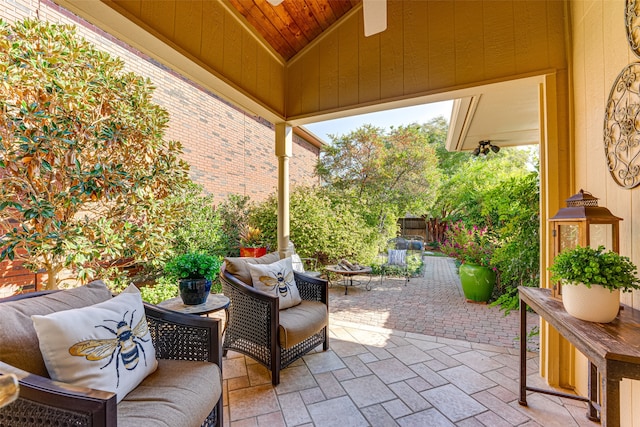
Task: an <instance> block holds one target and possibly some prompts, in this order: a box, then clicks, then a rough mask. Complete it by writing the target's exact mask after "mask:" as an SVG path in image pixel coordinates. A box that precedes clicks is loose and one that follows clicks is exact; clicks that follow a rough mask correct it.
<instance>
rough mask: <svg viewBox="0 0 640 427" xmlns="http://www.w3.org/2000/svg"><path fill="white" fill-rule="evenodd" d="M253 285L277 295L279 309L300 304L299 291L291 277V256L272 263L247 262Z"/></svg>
mask: <svg viewBox="0 0 640 427" xmlns="http://www.w3.org/2000/svg"><path fill="white" fill-rule="evenodd" d="M248 266H249V271H250V272H251V279H252V280H253V287H254V288H256V289H257V290H259V291H263V292H266V293H268V294H271V295H274V296H277V297H278V299H279V300H280V301H279V305H278V307H279V308H280V310H282V309H285V308H289V307H293V306H294V305H298V304H300V302H301V301H302V298H300V292H299V291H298V286H296V280H295V278H294V277H293V266H292V265H291V258H285V259H281V260H280V261H276V262H274V263H272V264H266V265H264V264H255V265H254V264H248Z"/></svg>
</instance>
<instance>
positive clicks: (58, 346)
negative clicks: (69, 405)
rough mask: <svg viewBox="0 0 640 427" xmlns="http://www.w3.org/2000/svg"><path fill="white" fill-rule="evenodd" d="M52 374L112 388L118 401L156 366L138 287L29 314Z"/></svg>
mask: <svg viewBox="0 0 640 427" xmlns="http://www.w3.org/2000/svg"><path fill="white" fill-rule="evenodd" d="M31 319H32V320H33V325H34V327H35V329H36V333H37V335H38V341H39V344H40V352H41V353H42V357H43V358H44V363H45V365H46V367H47V371H48V372H49V376H50V377H51V379H53V380H56V381H62V382H65V383H67V384H73V385H78V386H84V387H90V388H93V389H97V390H104V391H110V392H113V393H116V394H117V401H118V402H120V401H121V400H122V399H123V398H124V397H125V396H126V395H127V394H128V393H129V392H130V391H131V390H133V389H134V388H136V387H137V386H138V384H140V383H141V382H142V380H143V379H144V378H145V377H146V376H147V375H149V374H151V373H152V372H153V371H155V370H156V368H157V367H158V361H157V360H156V352H155V349H154V348H153V344H152V342H151V335H150V334H149V328H148V326H147V319H146V316H145V312H144V306H143V304H142V298H141V297H140V291H138V289H137V288H136V287H135V286H134V285H131V286H129V287H128V288H127V289H125V290H124V291H123V292H122V293H121V294H120V295H118V296H116V297H114V298H111V299H110V300H108V301H105V302H101V303H99V304H95V305H91V306H88V307H83V308H77V309H72V310H64V311H58V312H56V313H52V314H49V315H46V316H38V315H34V316H31Z"/></svg>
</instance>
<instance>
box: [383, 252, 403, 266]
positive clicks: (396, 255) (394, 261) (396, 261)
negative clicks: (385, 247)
mask: <svg viewBox="0 0 640 427" xmlns="http://www.w3.org/2000/svg"><path fill="white" fill-rule="evenodd" d="M388 255H389V259H388V260H387V264H389V265H405V264H406V263H407V251H406V249H389V253H388Z"/></svg>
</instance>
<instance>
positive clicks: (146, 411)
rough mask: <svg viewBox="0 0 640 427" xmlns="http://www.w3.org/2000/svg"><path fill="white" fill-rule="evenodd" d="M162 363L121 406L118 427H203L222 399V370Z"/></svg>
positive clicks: (191, 363)
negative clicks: (201, 426)
mask: <svg viewBox="0 0 640 427" xmlns="http://www.w3.org/2000/svg"><path fill="white" fill-rule="evenodd" d="M158 362H159V363H158V369H157V370H156V371H155V372H154V373H153V374H151V375H149V376H148V377H147V378H145V380H144V381H143V382H142V383H141V384H140V385H139V386H138V387H136V389H135V390H133V391H132V392H131V393H129V394H128V395H127V397H125V398H124V400H122V401H121V402H120V403H119V404H118V427H144V426H150V427H151V426H153V427H159V426H167V427H174V426H184V427H190V426H193V427H199V426H200V425H201V424H202V421H204V420H205V418H207V416H208V415H209V413H210V412H211V410H212V409H213V407H214V406H215V405H216V403H217V402H218V399H220V395H221V393H222V388H221V379H220V369H219V368H218V366H217V365H215V364H213V363H209V362H197V361H185V360H165V359H159V360H158ZM219 416H220V415H219Z"/></svg>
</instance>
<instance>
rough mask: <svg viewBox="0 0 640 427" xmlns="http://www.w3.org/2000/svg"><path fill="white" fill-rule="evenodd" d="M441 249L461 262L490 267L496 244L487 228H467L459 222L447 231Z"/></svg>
mask: <svg viewBox="0 0 640 427" xmlns="http://www.w3.org/2000/svg"><path fill="white" fill-rule="evenodd" d="M440 249H441V250H442V252H443V253H444V254H446V255H448V256H450V257H453V258H455V259H457V260H458V261H459V262H460V263H463V264H464V263H466V264H475V265H479V266H482V267H489V266H490V265H491V255H492V254H493V249H494V245H493V243H492V242H491V240H490V239H489V235H488V234H487V229H486V228H483V229H481V228H478V227H476V226H473V227H471V228H467V226H465V225H464V223H462V222H458V223H455V224H453V225H452V226H451V227H449V229H448V230H447V231H446V232H445V242H444V243H443V244H442V245H441V246H440Z"/></svg>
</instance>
